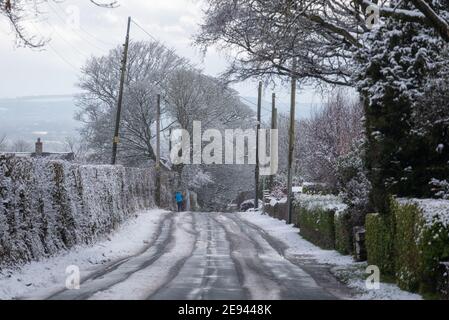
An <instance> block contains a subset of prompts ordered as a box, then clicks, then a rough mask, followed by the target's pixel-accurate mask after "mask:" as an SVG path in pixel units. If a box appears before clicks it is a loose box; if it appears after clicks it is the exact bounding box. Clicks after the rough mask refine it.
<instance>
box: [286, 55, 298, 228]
mask: <svg viewBox="0 0 449 320" xmlns="http://www.w3.org/2000/svg"><path fill="white" fill-rule="evenodd" d="M292 70H293V72H292V89H291V101H290V129H289V141H288V181H287V193H288V195H287V203H288V223H289V224H291V223H292V212H293V192H292V175H293V155H294V152H295V113H296V74H295V72H296V58H294V59H293V67H292Z"/></svg>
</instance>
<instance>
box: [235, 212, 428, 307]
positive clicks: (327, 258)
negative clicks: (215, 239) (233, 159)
mask: <svg viewBox="0 0 449 320" xmlns="http://www.w3.org/2000/svg"><path fill="white" fill-rule="evenodd" d="M239 216H240V217H241V218H243V219H245V220H246V221H248V222H250V223H253V224H255V225H257V226H258V227H260V228H262V229H264V230H265V231H266V232H267V233H268V234H269V235H270V236H272V237H274V238H277V239H279V240H281V241H282V242H284V244H285V245H287V247H288V249H287V250H286V255H287V257H288V256H302V257H304V258H307V259H309V258H310V259H313V260H315V261H317V262H318V263H322V264H329V265H331V266H333V267H334V268H333V272H334V271H335V272H337V273H339V274H342V273H343V272H345V275H344V276H345V277H346V279H345V281H346V282H347V285H348V286H349V287H351V288H354V289H355V290H356V291H357V294H356V296H354V298H355V299H370V300H419V299H422V298H421V296H420V295H417V294H413V293H409V292H406V291H402V290H400V289H399V288H398V287H397V286H396V285H393V284H386V283H381V285H380V289H379V290H368V289H367V288H366V286H365V281H364V279H366V277H367V276H368V274H365V273H364V271H365V268H366V263H357V262H355V261H354V260H353V259H352V257H350V256H344V255H341V254H339V253H338V252H337V251H334V250H323V249H321V248H319V247H317V246H315V245H313V244H311V243H310V242H308V241H306V240H304V239H303V238H302V237H301V236H300V235H299V229H297V228H295V227H294V226H293V225H287V224H285V222H283V221H280V220H278V219H274V218H272V217H269V216H267V215H262V214H261V213H259V212H255V213H240V214H239Z"/></svg>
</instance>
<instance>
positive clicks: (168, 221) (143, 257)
mask: <svg viewBox="0 0 449 320" xmlns="http://www.w3.org/2000/svg"><path fill="white" fill-rule="evenodd" d="M174 219H175V217H174V214H173V213H170V214H168V215H166V216H165V217H164V218H163V219H161V221H160V223H159V225H158V229H157V232H156V233H155V234H154V235H153V237H152V240H151V241H150V243H149V244H148V245H146V246H145V247H144V248H143V249H142V250H141V251H140V252H138V253H137V254H135V255H133V256H130V257H126V258H123V259H121V260H118V261H115V262H114V263H112V264H110V265H108V266H107V267H106V268H104V269H102V270H100V271H97V272H94V273H93V274H90V275H89V276H88V277H86V278H84V279H82V282H81V283H80V289H79V290H62V291H59V292H57V293H55V294H53V295H51V296H50V297H48V298H47V299H48V300H85V299H88V298H89V297H91V296H92V295H94V294H95V293H96V292H98V291H101V290H105V289H108V288H109V287H112V286H114V285H116V284H117V283H120V282H122V281H126V279H127V278H129V277H130V276H131V275H132V274H133V273H134V272H136V271H138V270H140V269H142V268H145V267H147V266H148V265H151V264H152V263H154V261H156V260H157V259H158V258H159V257H160V256H161V255H162V254H163V253H164V250H165V248H166V247H167V246H168V244H169V242H170V238H171V234H172V233H173V229H174Z"/></svg>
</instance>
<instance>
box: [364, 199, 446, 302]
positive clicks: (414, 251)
mask: <svg viewBox="0 0 449 320" xmlns="http://www.w3.org/2000/svg"><path fill="white" fill-rule="evenodd" d="M390 208H391V213H392V215H391V216H381V215H378V214H373V215H368V216H367V218H366V246H367V251H368V262H369V263H370V264H373V265H377V266H379V267H380V269H381V271H382V274H384V275H391V276H393V277H394V278H395V280H396V282H397V283H398V285H399V287H400V288H402V289H405V290H409V291H414V292H420V293H423V294H438V287H439V281H440V280H441V279H442V278H444V277H442V275H440V274H439V272H440V271H439V269H440V268H441V266H440V262H447V261H449V200H434V199H392V200H391V205H390ZM445 278H446V279H447V275H446V276H445Z"/></svg>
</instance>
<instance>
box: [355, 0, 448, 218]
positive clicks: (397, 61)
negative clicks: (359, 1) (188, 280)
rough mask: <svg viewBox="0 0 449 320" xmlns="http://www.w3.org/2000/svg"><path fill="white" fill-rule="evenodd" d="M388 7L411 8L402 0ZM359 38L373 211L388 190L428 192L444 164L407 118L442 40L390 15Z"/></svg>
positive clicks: (439, 58)
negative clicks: (360, 40)
mask: <svg viewBox="0 0 449 320" xmlns="http://www.w3.org/2000/svg"><path fill="white" fill-rule="evenodd" d="M443 2H444V1H443ZM391 6H392V7H396V8H398V9H405V10H409V9H411V5H410V4H408V2H402V1H392V3H391ZM434 9H435V10H437V12H439V11H438V9H444V7H443V4H442V3H438V2H436V1H434ZM365 41H366V46H365V48H364V49H363V50H361V51H360V54H359V59H360V62H361V66H362V68H361V71H360V73H359V82H358V88H359V91H360V93H361V95H362V98H363V99H364V105H365V113H366V123H365V125H366V132H367V152H366V165H367V169H368V172H369V174H368V175H369V179H370V181H371V183H372V187H373V190H372V192H371V197H370V200H371V202H372V204H373V206H374V207H375V208H376V209H377V210H379V211H380V212H388V205H387V203H388V201H387V199H388V197H389V195H398V196H412V197H423V196H429V195H430V189H431V188H430V186H429V182H430V181H431V179H432V178H433V175H434V172H435V170H436V171H438V170H439V169H437V168H441V167H442V166H447V162H446V163H444V161H443V159H442V157H438V156H436V151H435V147H434V146H432V145H431V144H429V134H422V132H421V133H420V132H418V130H416V128H415V126H414V121H413V118H414V116H416V112H414V111H415V110H416V108H417V107H418V105H419V101H420V99H422V98H423V97H424V95H425V93H426V88H427V85H428V83H429V81H430V80H431V79H433V78H435V77H436V76H437V75H438V73H439V71H440V70H441V68H442V66H443V65H444V64H445V63H446V62H445V59H444V57H443V54H442V53H443V52H444V50H446V49H447V47H446V46H447V44H445V42H444V41H443V40H441V38H440V37H439V36H438V34H437V33H436V32H435V30H434V29H432V28H430V27H423V26H422V25H421V24H417V23H413V22H403V21H400V20H394V19H392V18H387V19H385V21H384V23H383V24H381V25H380V26H378V27H377V28H376V29H374V30H373V31H372V32H371V33H369V34H367V36H366V38H365ZM429 168H433V170H429ZM440 176H441V175H440Z"/></svg>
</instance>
